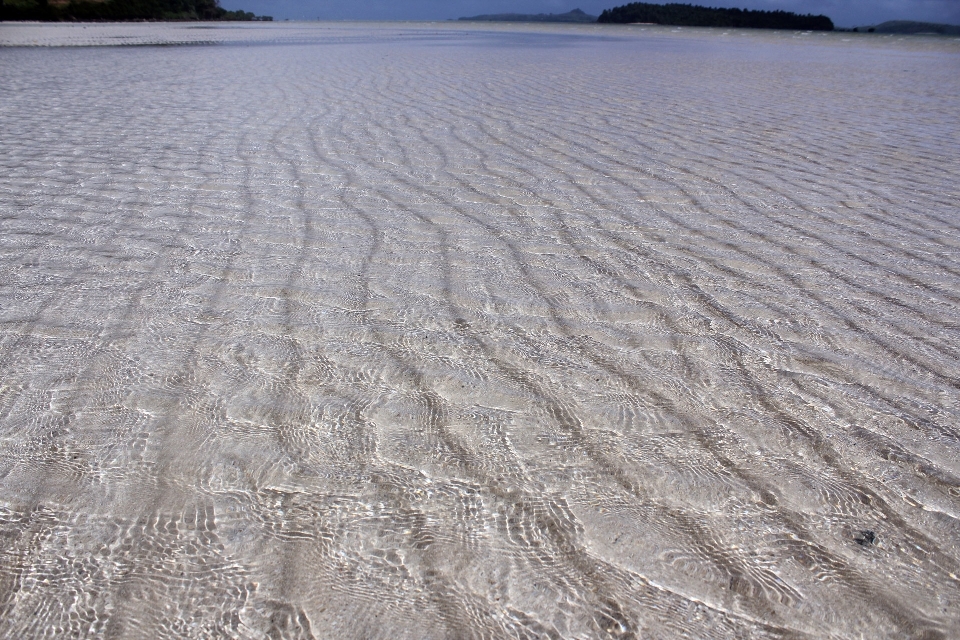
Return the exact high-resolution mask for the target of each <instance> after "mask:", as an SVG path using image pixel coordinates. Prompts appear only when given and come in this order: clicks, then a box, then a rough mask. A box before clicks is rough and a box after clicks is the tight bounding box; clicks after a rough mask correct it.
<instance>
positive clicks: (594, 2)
mask: <svg viewBox="0 0 960 640" xmlns="http://www.w3.org/2000/svg"><path fill="white" fill-rule="evenodd" d="M628 1H630V0H221V4H222V5H223V6H224V7H226V8H227V9H244V10H246V11H253V12H254V13H256V14H259V15H272V16H274V17H275V18H278V19H284V18H289V19H291V20H316V19H317V18H320V19H322V20H446V19H448V18H459V17H460V16H471V15H476V14H479V13H506V12H511V13H563V12H566V11H569V10H571V9H574V8H577V7H579V8H580V9H583V10H584V11H586V12H587V13H591V14H594V15H596V14H599V13H600V12H601V11H603V10H604V9H609V8H611V7H615V6H618V5H622V4H626V3H627V2H628ZM664 1H668V0H664ZM669 1H675V2H683V3H688V4H702V5H706V6H712V7H741V8H749V9H766V10H774V9H783V10H784V11H794V12H796V13H817V14H819V13H822V14H824V15H827V16H829V17H830V18H832V19H833V21H834V23H835V24H836V25H837V26H840V27H853V26H860V25H868V24H877V23H879V22H883V21H884V20H897V19H900V20H921V21H925V22H946V23H949V24H960V0H732V1H731V0H669Z"/></svg>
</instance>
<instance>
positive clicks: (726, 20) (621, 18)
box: [597, 2, 833, 31]
mask: <svg viewBox="0 0 960 640" xmlns="http://www.w3.org/2000/svg"><path fill="white" fill-rule="evenodd" d="M597 22H616V23H631V22H649V23H653V24H665V25H677V26H685V27H732V28H748V29H800V30H803V31H833V21H831V20H830V18H828V17H827V16H815V15H798V14H796V13H790V12H788V11H752V10H749V9H713V8H710V7H699V6H696V5H692V4H649V3H646V2H633V3H631V4H626V5H623V6H622V7H615V8H613V9H607V10H606V11H604V12H603V13H601V14H600V17H599V18H598V19H597Z"/></svg>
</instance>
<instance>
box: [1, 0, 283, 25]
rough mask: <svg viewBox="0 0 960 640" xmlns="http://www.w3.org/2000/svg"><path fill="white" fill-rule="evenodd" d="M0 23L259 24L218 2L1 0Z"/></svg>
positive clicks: (254, 17) (171, 0) (250, 15)
mask: <svg viewBox="0 0 960 640" xmlns="http://www.w3.org/2000/svg"><path fill="white" fill-rule="evenodd" d="M0 20H40V21H43V22H64V21H81V20H82V21H108V22H125V21H133V20H242V21H250V20H259V21H271V20H273V18H271V17H270V16H255V15H254V14H252V13H250V12H248V11H242V10H238V11H227V10H226V9H224V8H223V7H221V6H220V3H219V1H218V0H62V1H53V2H51V1H50V0H0Z"/></svg>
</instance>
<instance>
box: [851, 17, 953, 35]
mask: <svg viewBox="0 0 960 640" xmlns="http://www.w3.org/2000/svg"><path fill="white" fill-rule="evenodd" d="M851 31H866V32H869V33H903V34H921V33H923V34H926V33H936V34H940V35H944V36H960V25H956V24H940V23H937V22H914V21H913V20H890V21H888V22H882V23H880V24H878V25H876V26H875V27H854V28H853V29H851Z"/></svg>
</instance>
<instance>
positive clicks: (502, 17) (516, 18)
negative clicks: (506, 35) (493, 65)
mask: <svg viewBox="0 0 960 640" xmlns="http://www.w3.org/2000/svg"><path fill="white" fill-rule="evenodd" d="M568 6H569V5H568ZM459 19H460V20H468V21H472V22H596V21H597V16H591V15H588V14H586V13H584V12H583V11H581V10H580V9H574V10H573V11H568V12H567V13H537V14H528V13H494V14H490V15H482V16H472V17H469V18H459Z"/></svg>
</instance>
